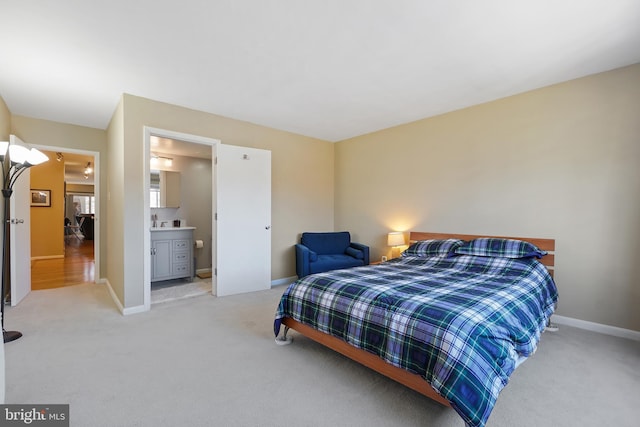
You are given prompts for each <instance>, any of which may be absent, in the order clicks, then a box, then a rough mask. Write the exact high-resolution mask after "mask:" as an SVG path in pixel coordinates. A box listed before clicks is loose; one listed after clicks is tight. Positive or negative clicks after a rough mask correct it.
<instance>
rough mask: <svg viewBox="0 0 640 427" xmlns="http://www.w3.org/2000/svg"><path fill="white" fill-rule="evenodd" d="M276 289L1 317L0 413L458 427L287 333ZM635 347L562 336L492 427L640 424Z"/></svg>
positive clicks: (550, 337) (80, 305)
mask: <svg viewBox="0 0 640 427" xmlns="http://www.w3.org/2000/svg"><path fill="white" fill-rule="evenodd" d="M283 290H284V288H283V287H277V288H274V289H271V290H268V291H263V292H254V293H249V294H243V295H236V296H228V297H223V298H216V297H213V296H211V295H204V296H199V297H193V298H188V299H183V300H177V301H174V302H167V303H164V304H157V305H154V306H152V309H151V311H150V312H147V313H142V314H137V315H131V316H122V315H121V314H120V313H119V312H118V311H117V310H116V308H115V305H114V304H113V302H112V301H111V300H110V297H109V294H108V293H107V290H106V289H105V287H104V286H102V285H79V286H72V287H67V288H60V289H53V290H43V291H36V292H32V293H31V294H29V295H28V296H27V297H26V299H25V300H24V301H23V302H22V303H21V304H20V305H19V306H17V307H8V309H7V312H6V320H7V322H6V327H7V329H17V330H19V331H21V332H23V333H24V337H22V338H21V339H19V340H17V341H15V342H12V343H7V344H6V345H5V350H6V373H7V375H6V379H7V381H6V383H7V388H6V401H7V403H69V404H70V414H71V416H70V418H71V425H72V426H82V427H84V426H89V427H93V426H96V427H97V426H110V427H111V426H458V427H461V426H463V423H462V421H461V419H460V418H459V417H458V415H457V414H456V413H455V412H454V411H453V410H452V409H450V408H446V407H443V406H440V405H438V404H437V403H435V402H432V401H430V400H429V399H427V398H425V397H423V396H421V395H419V394H417V393H415V392H413V391H412V390H409V389H407V388H405V387H403V386H401V385H399V384H397V383H395V382H393V381H391V380H389V379H387V378H385V377H382V376H380V375H378V374H377V373H374V372H372V371H370V370H368V369H367V368H364V367H363V366H361V365H359V364H357V363H355V362H352V361H350V360H348V359H346V358H344V357H342V356H340V355H339V354H337V353H335V352H333V351H331V350H328V349H326V348H324V347H322V346H320V345H318V344H316V343H314V342H312V341H310V340H308V339H306V338H304V337H301V336H300V335H298V334H296V333H295V332H292V335H293V336H294V339H295V340H294V342H293V343H292V345H289V346H277V345H276V344H275V343H274V339H273V338H274V337H273V332H272V325H273V315H274V312H275V308H276V305H277V303H278V300H279V297H280V295H281V294H282V292H283ZM639 366H640V343H638V342H635V341H630V340H626V339H622V338H617V337H611V336H606V335H601V334H598V333H593V332H588V331H584V330H580V329H575V328H571V327H567V326H561V327H560V330H559V331H558V332H555V333H551V332H547V333H545V334H544V335H543V337H542V342H541V344H540V346H539V349H538V352H537V353H536V354H535V355H534V356H533V357H531V358H530V359H529V360H527V361H526V362H525V363H524V364H523V365H521V366H520V367H519V368H518V369H517V371H516V372H515V373H514V375H513V376H512V378H511V381H510V383H509V385H508V386H507V387H506V388H505V389H504V390H503V392H502V393H501V395H500V398H499V399H498V403H497V405H496V407H495V409H494V411H493V414H492V415H491V417H490V419H489V424H488V425H489V426H490V427H491V426H509V427H512V426H581V427H584V426H604V425H611V426H637V425H638V420H637V407H638V396H640V369H638V367H639Z"/></svg>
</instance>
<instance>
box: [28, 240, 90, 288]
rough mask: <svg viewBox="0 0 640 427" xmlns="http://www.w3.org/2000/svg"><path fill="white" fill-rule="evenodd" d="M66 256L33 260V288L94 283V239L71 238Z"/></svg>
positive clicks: (66, 246)
mask: <svg viewBox="0 0 640 427" xmlns="http://www.w3.org/2000/svg"><path fill="white" fill-rule="evenodd" d="M65 250H66V251H65V257H64V258H56V259H39V260H35V261H32V262H31V290H34V291H37V290H41V289H52V288H61V287H63V286H71V285H79V284H82V283H94V278H95V263H94V258H93V240H83V241H80V240H78V239H75V238H74V239H69V240H68V241H67V243H66V244H65Z"/></svg>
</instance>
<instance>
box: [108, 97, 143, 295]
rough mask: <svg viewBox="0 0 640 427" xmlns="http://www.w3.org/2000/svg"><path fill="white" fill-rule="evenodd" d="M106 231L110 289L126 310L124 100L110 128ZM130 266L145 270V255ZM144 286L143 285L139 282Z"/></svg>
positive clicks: (140, 256)
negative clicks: (143, 263) (134, 265)
mask: <svg viewBox="0 0 640 427" xmlns="http://www.w3.org/2000/svg"><path fill="white" fill-rule="evenodd" d="M107 145H108V149H107V156H108V158H107V162H108V166H107V188H106V190H107V191H106V200H107V203H106V208H107V220H106V221H105V222H106V225H107V227H106V228H107V230H109V236H108V239H107V240H108V244H107V259H108V260H109V262H108V265H107V269H106V271H107V279H108V280H109V283H110V285H111V288H112V289H113V291H114V292H115V294H116V297H117V298H118V299H119V300H120V303H121V304H122V305H123V306H124V307H126V306H127V298H126V292H125V286H124V284H125V280H124V266H125V259H127V258H126V255H125V253H124V215H125V211H124V169H125V167H126V165H125V163H124V150H125V142H124V105H123V101H122V98H121V99H120V102H119V103H118V106H117V107H116V110H115V112H114V113H113V116H112V117H111V121H110V122H109V126H108V127H107ZM129 262H130V263H134V262H135V263H136V264H137V265H138V268H140V267H141V266H142V252H139V254H138V255H137V256H136V257H135V258H133V259H129ZM140 283H142V281H140Z"/></svg>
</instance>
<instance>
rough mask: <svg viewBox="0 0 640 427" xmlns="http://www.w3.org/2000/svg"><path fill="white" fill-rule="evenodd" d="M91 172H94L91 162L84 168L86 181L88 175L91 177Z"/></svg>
mask: <svg viewBox="0 0 640 427" xmlns="http://www.w3.org/2000/svg"><path fill="white" fill-rule="evenodd" d="M91 172H93V169H92V168H91V162H88V163H87V167H86V168H84V175H85V176H84V177H85V179H86V178H87V175H89V174H90V173H91Z"/></svg>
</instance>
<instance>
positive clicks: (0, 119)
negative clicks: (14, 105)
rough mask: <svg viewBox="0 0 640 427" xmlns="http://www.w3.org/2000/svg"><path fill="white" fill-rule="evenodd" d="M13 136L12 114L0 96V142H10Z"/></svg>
mask: <svg viewBox="0 0 640 427" xmlns="http://www.w3.org/2000/svg"><path fill="white" fill-rule="evenodd" d="M10 134H11V113H10V112H9V108H7V104H5V102H4V99H2V97H1V96H0V141H8V140H9V135H10Z"/></svg>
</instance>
